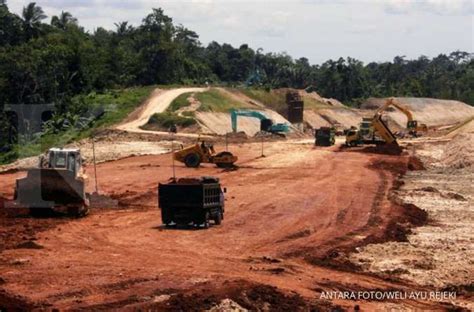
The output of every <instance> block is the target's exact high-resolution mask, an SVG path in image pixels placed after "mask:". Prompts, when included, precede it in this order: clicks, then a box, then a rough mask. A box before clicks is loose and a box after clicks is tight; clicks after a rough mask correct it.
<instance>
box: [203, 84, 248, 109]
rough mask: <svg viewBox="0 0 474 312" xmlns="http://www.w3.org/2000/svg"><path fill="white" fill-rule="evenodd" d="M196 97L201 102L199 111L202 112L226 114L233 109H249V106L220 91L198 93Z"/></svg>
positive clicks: (212, 90)
mask: <svg viewBox="0 0 474 312" xmlns="http://www.w3.org/2000/svg"><path fill="white" fill-rule="evenodd" d="M195 97H196V99H197V100H198V101H199V102H201V106H200V107H199V109H198V111H201V112H215V113H226V112H229V111H230V110H231V109H233V108H237V109H238V108H246V107H249V105H246V104H245V103H242V102H239V101H237V100H235V99H233V98H232V97H230V96H228V95H226V94H225V93H223V92H222V91H219V90H218V89H211V90H209V91H205V92H200V93H196V94H195Z"/></svg>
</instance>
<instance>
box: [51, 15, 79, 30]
mask: <svg viewBox="0 0 474 312" xmlns="http://www.w3.org/2000/svg"><path fill="white" fill-rule="evenodd" d="M69 24H77V18H75V17H73V16H72V14H71V13H69V12H64V11H62V12H61V15H59V17H58V16H53V18H51V25H53V26H54V27H57V28H60V29H66V27H67V25H69Z"/></svg>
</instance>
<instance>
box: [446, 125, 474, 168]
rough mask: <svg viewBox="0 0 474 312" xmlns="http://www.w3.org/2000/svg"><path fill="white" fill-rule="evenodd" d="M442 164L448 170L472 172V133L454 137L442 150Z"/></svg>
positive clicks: (473, 138)
mask: <svg viewBox="0 0 474 312" xmlns="http://www.w3.org/2000/svg"><path fill="white" fill-rule="evenodd" d="M443 163H444V165H446V166H447V167H449V168H457V169H460V168H469V169H470V170H474V166H473V164H474V133H461V134H458V135H456V137H454V138H453V139H452V140H451V141H450V142H448V144H446V147H445V149H444V155H443Z"/></svg>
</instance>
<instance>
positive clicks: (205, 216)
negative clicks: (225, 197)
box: [204, 211, 211, 229]
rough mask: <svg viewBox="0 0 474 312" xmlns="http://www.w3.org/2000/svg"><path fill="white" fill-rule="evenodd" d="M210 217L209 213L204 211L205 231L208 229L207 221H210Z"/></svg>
mask: <svg viewBox="0 0 474 312" xmlns="http://www.w3.org/2000/svg"><path fill="white" fill-rule="evenodd" d="M210 217H211V215H210V214H209V211H206V213H205V214H204V228H205V229H208V228H209V219H210Z"/></svg>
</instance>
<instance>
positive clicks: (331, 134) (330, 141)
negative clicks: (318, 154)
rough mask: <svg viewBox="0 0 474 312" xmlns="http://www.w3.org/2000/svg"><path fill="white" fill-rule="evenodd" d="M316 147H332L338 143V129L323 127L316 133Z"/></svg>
mask: <svg viewBox="0 0 474 312" xmlns="http://www.w3.org/2000/svg"><path fill="white" fill-rule="evenodd" d="M314 138H315V142H314V144H315V145H316V146H331V145H334V144H335V143H336V129H334V128H333V127H321V128H319V129H316V131H315V132H314Z"/></svg>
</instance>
